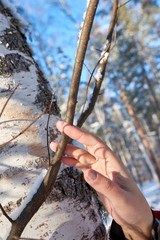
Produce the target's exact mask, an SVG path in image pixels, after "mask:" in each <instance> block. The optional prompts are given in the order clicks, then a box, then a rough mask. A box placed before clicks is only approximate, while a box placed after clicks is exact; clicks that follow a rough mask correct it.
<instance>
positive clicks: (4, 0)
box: [1, 0, 27, 32]
mask: <svg viewBox="0 0 160 240" xmlns="http://www.w3.org/2000/svg"><path fill="white" fill-rule="evenodd" d="M1 2H2V4H3V6H4V7H5V8H8V9H9V10H10V11H11V14H12V15H13V17H15V18H17V19H18V20H19V22H20V24H21V25H22V26H19V27H20V29H21V31H23V32H24V27H25V26H27V23H26V22H25V21H24V19H23V18H22V17H21V16H20V15H19V13H18V12H17V9H16V8H15V7H14V6H13V4H12V3H10V2H9V1H8V0H2V1H1Z"/></svg>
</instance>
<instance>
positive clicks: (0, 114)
mask: <svg viewBox="0 0 160 240" xmlns="http://www.w3.org/2000/svg"><path fill="white" fill-rule="evenodd" d="M19 85H20V83H18V84H17V85H16V86H15V88H14V89H13V91H12V92H11V94H10V95H9V97H8V99H7V101H6V102H5V104H4V106H3V108H2V110H1V113H0V117H1V116H2V114H3V112H4V109H5V108H6V106H7V104H8V102H9V100H10V99H11V97H12V95H13V94H14V92H15V91H16V89H17V88H18V87H19Z"/></svg>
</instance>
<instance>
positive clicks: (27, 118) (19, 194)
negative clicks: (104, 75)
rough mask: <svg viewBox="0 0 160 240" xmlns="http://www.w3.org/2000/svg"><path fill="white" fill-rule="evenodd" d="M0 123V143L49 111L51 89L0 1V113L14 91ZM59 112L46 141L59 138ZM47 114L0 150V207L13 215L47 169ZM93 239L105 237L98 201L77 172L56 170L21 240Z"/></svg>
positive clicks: (1, 222) (0, 218)
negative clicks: (50, 191) (57, 125)
mask: <svg viewBox="0 0 160 240" xmlns="http://www.w3.org/2000/svg"><path fill="white" fill-rule="evenodd" d="M18 83H20V86H19V87H18V88H17V90H16V91H15V92H14V94H13V96H12V98H11V99H10V100H9V102H8V104H7V106H6V108H5V110H4V112H3V114H2V116H1V119H0V133H1V138H0V145H2V144H3V143H5V142H7V141H8V140H10V139H11V138H12V137H13V136H15V135H17V134H18V133H20V132H21V131H22V130H23V129H24V128H25V127H26V126H28V125H29V124H30V123H31V121H32V120H34V119H35V118H36V117H37V116H38V115H39V114H40V113H41V112H42V110H43V108H44V107H47V109H48V108H49V105H50V101H51V96H52V93H51V89H50V86H49V84H48V82H47V81H46V80H45V78H44V77H43V74H42V72H41V71H40V70H39V68H38V67H37V64H36V63H35V61H34V60H33V58H32V54H31V51H30V49H29V47H28V45H27V44H26V39H25V36H24V35H23V34H22V33H21V32H20V30H19V28H18V26H17V24H16V25H15V23H14V21H13V16H12V14H11V12H10V11H9V9H6V8H5V7H4V6H3V4H2V3H1V1H0V112H1V109H2V108H3V106H4V105H5V102H6V100H7V99H8V97H9V95H10V93H11V92H12V91H13V89H14V87H15V86H16V85H17V84H18ZM59 118H60V116H59V108H58V107H57V103H56V101H54V104H53V107H52V110H51V116H50V126H49V137H50V141H51V140H52V141H53V140H56V141H57V140H58V138H59V133H58V131H57V130H56V127H55V124H56V122H57V120H58V119H59ZM47 119H48V114H47V111H46V113H45V114H44V115H42V117H41V118H40V119H39V120H38V121H37V122H36V123H34V124H33V125H32V126H31V127H30V128H29V129H28V130H27V131H26V132H25V133H24V134H21V135H20V136H19V137H18V138H17V139H15V140H14V141H12V142H10V143H9V144H8V145H6V146H5V147H3V148H0V203H1V204H2V206H3V208H4V210H5V212H6V213H7V214H8V215H9V216H13V215H12V213H13V212H15V211H16V210H17V209H18V207H19V206H20V205H21V204H22V203H23V201H24V199H25V198H26V197H27V195H28V194H29V192H30V189H31V188H32V186H33V184H34V182H35V180H36V179H37V177H38V176H39V175H40V173H41V172H42V169H48V154H47V142H46V125H47ZM0 229H1V231H0V239H3V240H4V239H7V237H8V236H9V232H10V229H11V223H10V222H9V221H8V219H7V218H6V217H5V216H4V215H3V214H2V213H1V212H0ZM25 238H29V239H51V240H54V239H56V240H63V239H64V240H72V239H75V240H80V239H83V240H85V239H86V240H87V239H89V240H94V239H95V240H96V239H99V240H101V239H104V238H105V228H104V225H103V223H102V219H101V216H100V213H99V203H98V201H97V198H96V195H95V193H94V192H93V190H92V189H91V188H90V187H89V186H88V185H87V184H86V183H85V182H84V180H83V176H82V174H81V173H80V172H78V171H75V170H74V169H72V168H68V167H65V166H64V165H62V166H61V169H60V172H59V175H58V178H57V181H56V184H55V188H54V189H53V191H52V193H51V194H50V196H49V197H48V198H47V200H46V201H45V202H44V203H43V205H42V206H41V208H40V209H39V211H38V212H37V213H36V214H35V215H34V217H33V218H32V219H31V221H30V222H29V224H28V225H27V226H26V228H25V230H24V231H23V233H22V239H25Z"/></svg>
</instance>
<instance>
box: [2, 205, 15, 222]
mask: <svg viewBox="0 0 160 240" xmlns="http://www.w3.org/2000/svg"><path fill="white" fill-rule="evenodd" d="M0 209H1V211H2V213H3V215H4V216H5V217H6V218H7V219H8V221H9V222H10V223H13V220H12V218H10V217H9V216H8V214H7V213H6V211H5V210H4V208H3V207H2V204H1V203H0Z"/></svg>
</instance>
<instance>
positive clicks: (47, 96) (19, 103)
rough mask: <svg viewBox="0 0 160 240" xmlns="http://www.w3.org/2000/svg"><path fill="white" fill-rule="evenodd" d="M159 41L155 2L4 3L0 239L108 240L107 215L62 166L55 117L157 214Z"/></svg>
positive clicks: (0, 2) (0, 17)
mask: <svg viewBox="0 0 160 240" xmlns="http://www.w3.org/2000/svg"><path fill="white" fill-rule="evenodd" d="M159 39H160V2H159V1H157V0H141V1H139V0H124V1H122V0H112V1H110V0H99V1H98V0H87V1H86V0H77V1H71V0H68V1H67V0H47V1H45V0H34V1H32V0H0V133H1V138H0V240H16V239H23V240H25V239H30V240H105V239H106V235H107V231H108V228H109V225H110V222H111V217H110V216H109V215H108V213H107V212H106V210H105V209H104V207H103V205H102V203H101V201H100V200H99V198H98V197H97V195H96V193H95V191H94V190H93V189H92V188H91V187H90V186H89V185H88V184H87V183H86V182H85V181H84V179H83V174H82V173H81V172H80V171H78V170H76V169H74V168H73V167H67V166H65V165H64V164H60V159H61V157H62V155H63V153H64V150H65V147H66V145H67V143H68V142H71V139H69V138H67V137H66V136H65V135H63V134H62V135H61V134H60V132H59V131H58V130H57V129H56V122H57V120H59V119H62V120H65V121H66V122H68V123H69V124H73V125H76V126H79V127H82V128H83V129H85V130H87V131H89V132H90V133H92V134H94V135H96V136H98V137H100V138H101V139H102V140H103V141H104V142H105V143H106V144H107V145H108V146H109V147H110V148H111V149H112V150H113V152H114V153H115V154H116V155H117V156H118V157H119V158H120V159H121V160H122V161H123V163H124V164H125V166H126V167H127V169H128V171H129V172H130V174H131V176H132V178H133V179H134V180H135V182H136V183H137V184H138V186H139V188H140V189H141V191H142V192H143V194H144V195H145V197H146V199H147V201H148V202H149V205H150V206H151V207H152V208H155V209H157V208H160V184H159V182H160V40H159ZM59 140H60V144H61V145H60V146H61V148H59V149H60V150H58V151H57V152H56V154H53V152H51V151H50V149H49V144H50V142H51V141H59ZM72 143H73V144H75V145H76V144H77V143H76V142H74V141H73V142H72Z"/></svg>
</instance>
